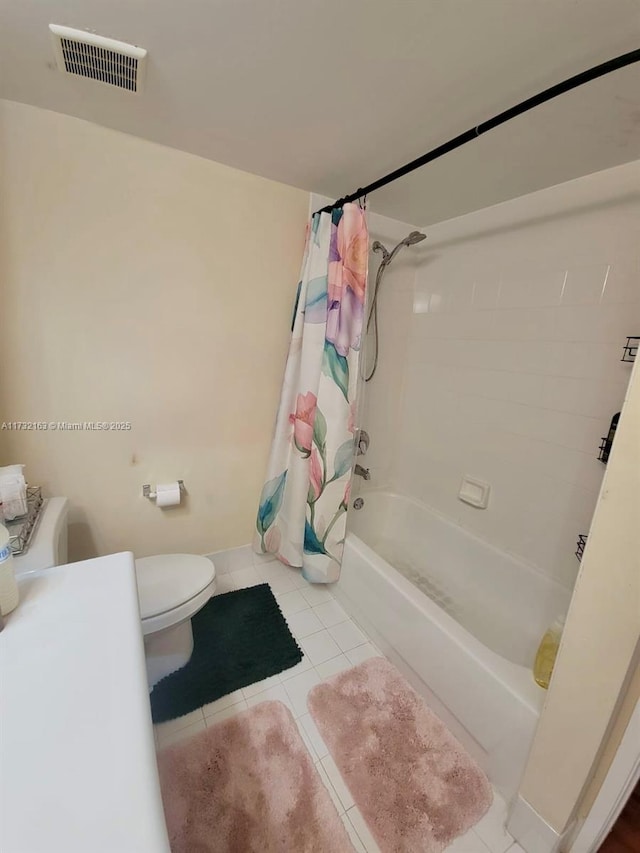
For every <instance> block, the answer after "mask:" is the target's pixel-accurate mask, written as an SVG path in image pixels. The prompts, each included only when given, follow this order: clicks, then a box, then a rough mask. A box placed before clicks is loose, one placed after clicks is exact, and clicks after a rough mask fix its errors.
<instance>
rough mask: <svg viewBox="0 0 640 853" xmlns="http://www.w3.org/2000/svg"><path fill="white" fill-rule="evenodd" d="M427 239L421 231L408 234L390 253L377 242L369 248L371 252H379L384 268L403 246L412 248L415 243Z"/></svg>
mask: <svg viewBox="0 0 640 853" xmlns="http://www.w3.org/2000/svg"><path fill="white" fill-rule="evenodd" d="M426 239H427V235H426V234H423V233H422V232H421V231H412V232H411V234H408V235H407V236H406V237H405V238H404V240H400V242H399V243H398V245H397V246H395V247H394V248H393V249H392V250H391V251H390V252H389V251H388V250H387V249H386V248H385V247H384V246H383V245H382V243H381V242H380V241H379V240H376V241H375V242H374V243H373V245H372V246H371V251H372V252H380V253H381V254H382V264H384V265H385V266H386V265H387V264H390V263H391V261H392V260H393V259H394V258H395V256H396V255H397V254H398V252H399V251H400V249H402V247H403V246H413V245H414V244H415V243H421V242H422V241H423V240H426Z"/></svg>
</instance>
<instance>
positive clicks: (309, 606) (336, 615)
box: [155, 547, 524, 853]
mask: <svg viewBox="0 0 640 853" xmlns="http://www.w3.org/2000/svg"><path fill="white" fill-rule="evenodd" d="M215 563H216V574H217V581H216V595H220V594H221V593H223V592H229V591H230V590H233V589H241V588H243V587H247V586H254V585H255V584H259V583H264V582H265V581H267V582H268V583H269V584H270V586H271V589H272V590H273V593H274V595H275V596H276V599H277V600H278V603H279V605H280V609H281V610H282V613H283V614H284V616H285V617H286V619H287V622H288V623H289V627H290V629H291V633H292V634H293V635H294V636H295V638H296V640H297V641H298V645H299V646H300V648H301V649H302V651H303V652H304V657H303V659H302V660H301V661H300V663H299V664H297V665H296V666H294V667H293V668H291V669H288V670H286V671H285V672H281V673H280V674H279V675H274V676H272V677H271V678H266V679H265V680H264V681H260V682H256V683H255V684H251V685H250V686H249V687H244V688H243V689H242V690H236V691H235V692H234V693H230V694H229V695H228V696H224V697H223V698H222V699H218V700H216V701H215V702H211V703H210V704H209V705H204V706H203V707H202V708H198V709H197V710H196V711H193V712H192V713H190V714H187V715H186V716H184V717H180V718H179V719H177V720H171V721H170V722H167V723H160V724H159V725H157V726H155V735H156V744H157V747H158V748H159V749H161V748H162V747H164V746H168V745H169V744H171V743H176V742H177V741H179V740H182V739H183V738H187V737H189V736H190V735H193V734H196V733H197V732H200V731H203V730H204V729H205V728H206V726H211V725H214V724H215V723H217V722H220V720H224V719H226V718H228V717H231V716H233V715H234V714H237V713H238V712H239V711H243V710H245V709H246V708H249V707H251V706H252V705H257V704H258V703H259V702H263V701H265V700H266V699H277V700H279V701H280V702H283V703H284V704H285V705H286V706H287V707H288V708H290V709H291V712H292V714H293V716H294V717H295V720H296V722H297V725H298V729H299V730H300V734H301V736H302V739H303V741H304V743H305V744H306V746H307V749H308V750H309V752H310V754H311V756H312V758H313V760H314V762H315V765H316V768H317V770H318V773H319V774H320V776H321V778H322V780H323V782H324V784H325V785H326V787H327V790H328V791H329V794H330V796H331V799H332V800H333V802H334V803H335V806H336V808H337V810H338V814H339V815H340V816H341V818H342V821H343V823H344V825H345V828H346V830H347V832H348V833H349V837H350V838H351V841H352V843H353V846H354V848H355V849H356V850H357V851H359V853H378V850H379V848H378V846H377V844H376V843H375V841H374V840H373V838H372V836H371V834H370V832H369V830H368V829H367V825H366V823H365V822H364V819H363V818H362V815H361V814H360V811H359V810H358V808H357V807H356V806H355V804H354V801H353V798H352V797H351V794H350V793H349V790H348V788H347V787H346V785H345V784H344V782H343V781H342V777H341V776H340V773H339V771H338V768H337V766H336V764H335V762H334V760H333V759H332V758H331V756H330V755H329V751H328V749H327V747H326V746H325V744H324V742H323V740H322V737H321V736H320V733H319V732H318V729H317V728H316V726H315V724H314V722H313V719H312V717H311V715H310V714H309V712H308V711H307V705H306V698H307V693H308V692H309V690H310V689H311V688H312V687H313V686H314V685H316V684H319V683H320V682H321V681H322V680H323V679H325V678H329V677H330V676H332V675H335V674H336V673H337V672H340V671H341V670H343V669H348V668H349V667H350V666H354V665H355V664H357V663H361V662H362V661H364V660H366V659H367V658H369V657H372V656H373V655H378V654H380V652H379V651H378V650H377V649H376V648H375V646H374V645H373V643H372V642H371V641H370V640H369V639H368V637H367V636H366V635H365V634H364V632H363V631H362V629H361V628H360V627H359V626H358V625H356V624H355V623H354V622H353V621H352V620H351V619H349V617H348V616H347V614H346V613H345V611H344V610H343V609H342V607H340V605H339V604H338V603H337V602H336V601H335V599H334V598H333V596H332V595H331V592H330V591H329V589H327V588H325V587H323V586H314V585H312V584H309V583H307V581H306V580H305V579H304V578H303V577H302V575H301V574H300V573H299V572H297V571H294V570H292V569H288V568H287V567H286V566H283V565H281V564H280V563H278V562H276V561H272V560H269V559H265V558H264V557H260V556H259V555H257V554H253V552H252V551H251V549H250V548H249V547H247V548H238V549H235V550H234V551H227V552H221V553H220V554H216V555H215ZM506 810H507V807H506V803H505V801H504V800H503V799H502V797H501V796H500V795H499V794H498V793H496V794H495V797H494V802H493V805H492V806H491V809H490V810H489V812H488V813H487V814H486V815H485V817H484V818H483V819H482V820H481V821H480V822H479V823H478V824H476V826H475V827H474V828H473V829H472V830H470V831H469V832H467V833H466V835H464V836H462V837H460V838H457V839H456V840H455V841H454V842H453V844H451V845H450V846H449V847H448V848H447V853H524V851H523V850H522V848H521V847H520V846H519V845H518V844H517V843H516V842H514V840H513V838H512V837H511V836H510V835H509V834H508V833H507V831H506V830H505V828H504V822H505V818H506Z"/></svg>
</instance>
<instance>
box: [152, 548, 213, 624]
mask: <svg viewBox="0 0 640 853" xmlns="http://www.w3.org/2000/svg"><path fill="white" fill-rule="evenodd" d="M215 576H216V570H215V567H214V565H213V563H212V562H211V560H208V559H207V558H206V557H198V556H197V555H195V554H158V555H157V556H155V557H141V558H140V559H139V560H136V579H137V582H138V599H139V601H140V616H141V617H142V619H147V618H149V617H151V616H158V615H159V614H160V613H166V612H167V611H168V610H173V609H174V608H176V607H180V605H181V604H184V603H185V602H187V601H189V599H191V598H193V597H194V596H196V595H198V593H199V592H202V590H203V589H205V588H206V587H207V586H208V585H209V584H210V583H211V581H212V580H213V579H214V578H215Z"/></svg>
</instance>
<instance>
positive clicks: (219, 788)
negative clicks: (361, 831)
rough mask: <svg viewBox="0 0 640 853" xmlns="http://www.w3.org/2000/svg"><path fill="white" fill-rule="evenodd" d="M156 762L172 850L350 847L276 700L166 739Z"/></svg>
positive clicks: (347, 851) (207, 852)
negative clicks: (169, 742)
mask: <svg viewBox="0 0 640 853" xmlns="http://www.w3.org/2000/svg"><path fill="white" fill-rule="evenodd" d="M158 770H159V773H160V787H161V788H162V800H163V803H164V812H165V819H166V822H167V829H168V832H169V842H170V844H171V850H172V853H353V847H352V845H351V842H350V841H349V838H348V836H347V833H346V830H345V828H344V826H343V824H342V821H341V820H340V818H339V817H338V813H337V811H336V810H335V807H334V805H333V803H332V802H331V798H330V797H329V794H328V792H327V790H326V788H325V787H324V785H323V784H322V780H321V779H320V776H319V775H318V773H317V771H316V769H315V767H314V765H313V761H312V760H311V756H310V755H309V753H308V752H307V749H306V747H305V745H304V743H303V741H302V739H301V737H300V734H299V732H298V729H297V727H296V724H295V722H294V720H293V717H292V716H291V712H290V711H289V710H288V709H287V708H285V706H284V705H283V704H282V703H281V702H262V703H261V704H260V705H256V706H255V707H253V708H250V709H249V710H248V711H243V712H241V713H240V714H238V715H237V716H235V717H232V718H230V719H228V720H224V721H223V722H221V723H217V724H216V725H214V726H212V727H211V728H209V729H207V730H206V731H205V732H201V733H200V734H197V735H194V736H193V737H192V738H189V740H186V741H182V742H181V743H177V744H175V745H174V746H170V747H167V748H166V749H164V750H162V751H161V752H160V753H159V754H158Z"/></svg>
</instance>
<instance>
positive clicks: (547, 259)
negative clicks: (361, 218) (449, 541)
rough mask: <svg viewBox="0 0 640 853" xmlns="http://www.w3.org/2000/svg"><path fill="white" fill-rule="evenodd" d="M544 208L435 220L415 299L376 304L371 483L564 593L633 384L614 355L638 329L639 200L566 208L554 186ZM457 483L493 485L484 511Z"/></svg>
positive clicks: (522, 204)
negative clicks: (466, 478)
mask: <svg viewBox="0 0 640 853" xmlns="http://www.w3.org/2000/svg"><path fill="white" fill-rule="evenodd" d="M538 196H539V194H538ZM576 198H577V196H576ZM554 199H557V200H558V201H557V210H556V212H555V213H554V209H555V208H554V205H555V204H556V201H554ZM539 202H540V198H539V197H537V198H536V199H533V200H532V199H531V198H530V197H523V198H520V199H515V200H514V201H513V202H510V203H508V204H507V205H504V206H502V208H503V210H502V212H501V213H500V215H501V217H502V221H501V224H499V225H497V224H496V223H497V219H496V216H497V213H496V209H495V208H490V209H487V210H485V211H478V212H476V213H474V214H470V215H469V216H467V217H463V218H461V219H460V220H452V221H449V222H446V223H442V224H440V225H436V226H431V227H430V228H429V243H428V245H427V244H425V245H426V248H425V249H424V251H423V253H422V254H421V258H422V261H421V263H420V264H419V265H418V266H417V268H416V269H415V283H414V291H413V296H412V301H411V302H410V303H409V302H407V301H403V302H402V303H399V302H394V301H393V300H392V299H389V300H387V301H386V302H385V303H381V313H380V319H381V329H382V330H383V331H382V335H381V357H380V364H381V367H380V372H379V374H378V375H376V378H375V380H374V381H373V382H372V383H370V384H369V385H368V386H367V389H366V394H367V398H368V399H367V409H366V411H367V423H366V427H367V429H368V430H369V432H370V433H371V441H372V451H371V453H372V456H371V460H372V462H375V464H373V465H372V471H373V472H374V477H373V478H372V482H371V483H370V484H367V487H368V488H371V487H374V488H375V487H378V488H379V487H381V486H382V487H390V488H391V489H392V490H398V491H400V492H401V493H405V494H408V495H409V496H412V497H415V498H417V499H418V500H421V501H424V502H425V503H427V504H429V505H430V506H432V507H433V508H434V509H436V510H437V511H439V512H442V513H444V514H445V515H448V516H449V517H451V518H453V519H454V520H456V521H457V522H458V523H460V524H462V525H463V526H465V527H468V529H470V530H473V532H474V533H476V534H477V535H478V536H480V537H481V538H483V539H485V540H486V541H489V542H491V543H492V544H494V545H496V546H498V547H502V548H505V549H508V550H510V551H512V552H513V553H515V554H517V555H520V556H522V557H524V558H525V559H526V560H528V561H530V562H533V563H534V564H535V565H536V566H537V567H538V568H540V569H541V570H542V571H544V572H546V573H548V574H550V575H552V576H553V577H555V578H556V579H558V580H560V581H561V582H563V583H565V584H568V585H571V584H572V583H573V581H574V578H575V574H576V571H577V568H578V563H577V560H576V559H575V557H574V556H573V551H574V550H575V540H576V538H577V535H578V533H584V532H587V529H588V525H589V523H590V518H591V515H592V512H593V508H594V505H595V500H596V495H597V492H598V489H599V486H600V483H601V479H602V473H603V471H604V468H603V466H602V464H601V463H599V462H598V461H597V459H596V457H597V453H598V445H599V442H600V438H601V436H602V435H604V434H606V430H607V428H608V425H609V421H610V419H611V416H612V415H613V414H614V413H615V412H617V411H619V410H620V408H621V405H622V402H623V399H624V393H625V389H626V385H627V383H628V380H629V376H630V367H629V365H625V364H622V363H621V362H620V358H621V355H622V346H623V345H624V343H625V340H626V337H627V335H632V334H640V250H639V248H638V229H637V225H636V224H635V223H637V221H638V217H639V216H640V206H639V205H638V203H637V201H636V202H633V201H629V200H628V199H623V198H620V200H619V202H612V201H611V198H610V197H609V196H607V197H605V195H604V194H603V200H602V204H601V205H600V206H598V204H597V203H595V202H594V203H593V204H592V205H590V207H589V208H584V207H583V206H581V204H580V203H579V202H578V201H576V204H575V208H574V209H572V208H571V205H570V202H569V201H568V196H567V192H566V189H565V188H553V187H552V188H550V189H549V190H547V191H546V201H545V215H544V216H540V215H538V209H537V208H536V207H535V205H536V204H539ZM406 281H407V279H405V283H406ZM402 292H403V295H404V296H406V295H407V294H408V289H406V288H404V289H403V291H402ZM385 328H388V329H393V332H392V335H391V337H387V338H385V333H384V329H385ZM403 337H404V338H406V340H404V339H403ZM399 389H400V390H399ZM464 473H468V474H471V475H472V476H474V475H475V476H477V477H479V478H481V479H483V480H486V481H487V482H489V483H491V485H492V487H493V490H492V500H491V503H490V505H489V508H488V509H487V510H485V511H482V512H478V511H477V510H473V509H471V508H468V507H465V506H464V505H462V504H461V503H460V501H458V499H457V490H458V486H459V483H460V478H461V476H462V475H463V474H464ZM585 525H586V527H585Z"/></svg>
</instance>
